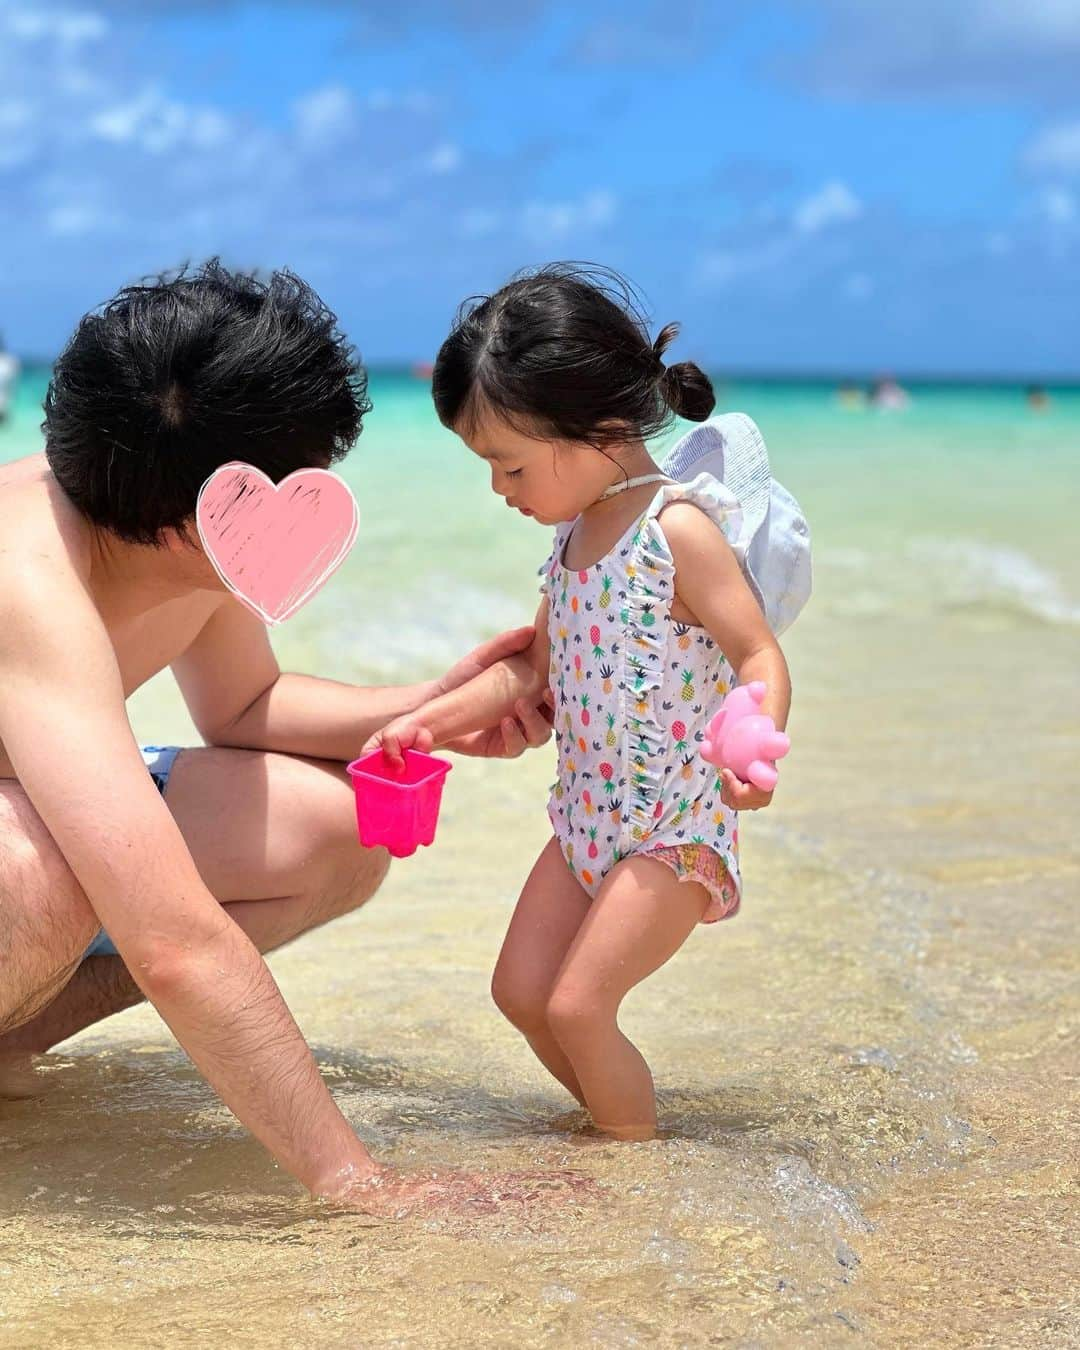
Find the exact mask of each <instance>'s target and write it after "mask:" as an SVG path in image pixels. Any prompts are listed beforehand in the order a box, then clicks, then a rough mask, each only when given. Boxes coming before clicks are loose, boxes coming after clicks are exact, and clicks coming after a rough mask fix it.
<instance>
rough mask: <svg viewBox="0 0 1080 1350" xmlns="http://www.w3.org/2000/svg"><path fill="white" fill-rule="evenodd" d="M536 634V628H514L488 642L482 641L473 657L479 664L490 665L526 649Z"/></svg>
mask: <svg viewBox="0 0 1080 1350" xmlns="http://www.w3.org/2000/svg"><path fill="white" fill-rule="evenodd" d="M535 636H536V629H535V628H532V627H528V628H512V629H510V630H509V631H508V632H506V633H500V634H499V635H498V636H497V637H493V638H489V639H488V641H487V642H482V643H481V644H480V646H479V647H477V649H476V651H475V652H473V658H474V659H475V661H476V662H477V664H478V665H481V666H485V667H486V666H490V665H491V664H492V663H493V662H495V661H501V660H502V659H503V657H504V656H512V655H513V654H514V653H515V652H520V651H524V650H525V648H526V647H528V646H529V645H530V644H531V642H532V640H533V638H534V637H535Z"/></svg>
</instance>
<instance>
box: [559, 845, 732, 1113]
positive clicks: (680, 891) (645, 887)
mask: <svg viewBox="0 0 1080 1350" xmlns="http://www.w3.org/2000/svg"><path fill="white" fill-rule="evenodd" d="M708 903H709V895H708V892H707V891H706V890H705V887H704V886H701V885H699V884H698V883H697V882H684V881H679V880H678V878H677V877H676V876H675V874H674V873H673V872H672V871H671V869H670V868H668V867H666V866H665V865H664V864H663V863H661V862H657V861H656V860H655V859H649V858H642V857H637V858H627V859H624V861H623V862H621V863H619V864H618V865H617V866H616V867H614V868H613V869H612V871H611V872H610V873H609V874H608V876H607V877H606V878H605V880H604V884H603V886H601V888H600V893H599V895H598V896H597V897H596V899H595V900H594V901H593V903H592V906H591V907H590V909H589V912H588V914H587V916H586V918H585V920H584V922H583V923H582V925H581V928H580V930H579V932H578V934H577V937H576V938H575V939H574V942H573V945H572V946H571V948H570V950H569V952H568V953H567V956H566V960H565V961H564V962H563V965H562V969H561V970H560V971H559V974H558V976H557V978H556V980H555V987H554V988H553V990H552V992H551V997H550V999H549V1000H548V1007H547V1015H548V1025H549V1026H550V1027H551V1029H552V1031H553V1032H554V1035H555V1039H556V1041H557V1042H558V1044H559V1046H560V1047H561V1048H562V1049H563V1051H564V1052H565V1053H566V1056H567V1058H568V1059H569V1061H570V1063H571V1065H572V1067H573V1071H574V1073H575V1074H576V1075H577V1081H578V1082H579V1083H580V1085H581V1089H582V1091H583V1093H584V1096H585V1104H586V1106H588V1108H589V1110H590V1111H591V1112H592V1117H593V1120H594V1121H595V1123H596V1125H597V1126H598V1127H599V1128H600V1129H601V1130H604V1131H605V1132H606V1133H607V1134H612V1135H615V1136H616V1138H619V1139H651V1138H652V1137H653V1135H654V1134H655V1133H656V1096H655V1093H654V1091H653V1082H652V1075H651V1074H650V1073H649V1066H648V1065H647V1064H646V1063H645V1061H644V1059H642V1057H641V1055H640V1054H639V1053H638V1051H637V1050H636V1049H635V1047H634V1046H633V1045H632V1044H631V1043H630V1042H629V1041H628V1040H627V1039H626V1037H625V1036H624V1035H623V1034H622V1032H621V1031H620V1030H619V1027H618V1023H617V1021H616V1018H617V1014H618V1011H619V1004H620V1003H621V1002H622V1000H623V998H624V997H625V995H626V994H627V993H628V992H629V990H631V989H632V988H633V987H634V985H636V984H639V983H640V982H641V981H642V980H643V979H644V978H645V977H646V975H651V974H652V972H653V971H654V970H657V969H659V967H660V966H662V965H663V964H664V963H665V962H666V961H667V960H668V959H669V958H670V957H672V956H674V955H675V953H676V952H677V951H678V950H679V948H680V947H681V946H682V945H683V943H684V942H685V941H686V939H687V938H688V937H689V936H690V934H691V933H692V932H693V930H694V928H695V927H696V925H697V924H698V923H699V922H700V920H701V916H702V915H703V914H704V912H705V908H706V906H707V905H708Z"/></svg>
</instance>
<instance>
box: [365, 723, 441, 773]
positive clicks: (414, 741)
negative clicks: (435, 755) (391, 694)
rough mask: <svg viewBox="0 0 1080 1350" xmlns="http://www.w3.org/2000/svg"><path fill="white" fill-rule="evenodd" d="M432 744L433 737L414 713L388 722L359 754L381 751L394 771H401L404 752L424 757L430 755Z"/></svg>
mask: <svg viewBox="0 0 1080 1350" xmlns="http://www.w3.org/2000/svg"><path fill="white" fill-rule="evenodd" d="M434 744H435V737H434V736H433V735H432V734H431V732H430V731H429V730H428V729H427V727H425V726H424V724H423V723H422V722H421V721H419V720H418V719H417V716H416V714H415V713H409V714H407V715H406V716H405V717H397V718H395V719H394V721H392V722H388V723H387V724H386V726H384V727H383V729H382V731H379V732H376V733H375V735H374V736H372V738H371V739H370V740H369V741H368V743H367V745H365V746H364V748H363V750H362V751H361V752H360V753H361V754H363V755H367V754H370V753H371V752H372V751H374V750H381V751H382V752H383V754H384V755H385V756H386V758H387V759H388V760H389V761H390V764H391V766H392V767H393V768H394V769H400V770H403V769H404V768H405V751H406V750H419V751H421V752H422V753H423V754H425V755H426V754H430V753H431V749H432V746H433V745H434Z"/></svg>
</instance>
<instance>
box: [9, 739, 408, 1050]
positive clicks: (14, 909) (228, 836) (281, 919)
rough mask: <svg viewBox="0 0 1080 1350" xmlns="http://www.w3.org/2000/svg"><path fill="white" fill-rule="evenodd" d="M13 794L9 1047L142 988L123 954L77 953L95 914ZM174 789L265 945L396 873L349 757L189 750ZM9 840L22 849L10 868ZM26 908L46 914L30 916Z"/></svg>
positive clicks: (208, 871) (201, 858) (180, 808)
mask: <svg viewBox="0 0 1080 1350" xmlns="http://www.w3.org/2000/svg"><path fill="white" fill-rule="evenodd" d="M4 786H6V785H0V792H3V790H4ZM7 798H8V801H9V803H10V802H11V801H12V800H14V801H15V804H16V805H17V806H18V808H19V809H18V817H19V821H18V824H17V825H16V826H15V833H14V834H12V832H11V830H12V826H11V817H12V814H13V813H12V811H11V810H9V811H8V812H7V815H6V821H7V825H8V836H7V837H6V838H5V835H4V833H3V826H4V824H5V816H4V815H3V814H0V933H3V932H8V931H10V932H11V933H12V934H13V936H15V937H16V938H17V939H18V936H19V934H20V932H21V933H22V940H21V941H19V940H16V941H15V942H14V944H10V943H9V945H8V955H7V958H6V959H5V961H4V965H3V966H2V967H0V1027H6V1028H12V1029H11V1030H9V1031H8V1034H7V1035H4V1036H2V1037H0V1055H6V1056H11V1055H18V1054H32V1053H40V1052H42V1051H44V1050H46V1049H49V1048H50V1047H51V1046H52V1045H55V1044H57V1043H58V1042H59V1041H61V1040H64V1039H66V1038H67V1037H68V1036H71V1035H74V1033H75V1032H76V1031H80V1030H82V1028H83V1027H86V1026H90V1025H91V1024H92V1023H93V1022H96V1021H98V1020H100V1019H101V1018H102V1017H107V1016H109V1015H110V1014H111V1013H114V1012H118V1011H120V1010H121V1009H123V1008H127V1007H131V1006H132V1005H133V1004H134V1003H137V1002H139V1001H140V1000H141V998H142V995H141V993H140V991H139V989H138V986H137V985H136V984H135V982H134V980H132V979H131V977H130V975H129V974H128V973H127V971H126V969H125V967H124V965H123V962H122V961H121V960H120V959H119V958H118V957H115V956H95V957H90V958H89V959H88V960H86V961H83V962H82V963H81V964H78V962H79V960H80V957H81V954H82V952H83V951H84V950H85V948H86V946H87V944H88V942H89V941H90V939H91V937H92V936H93V934H94V932H95V930H96V921H95V920H94V918H93V915H92V912H91V911H90V907H89V905H88V903H87V901H86V898H85V896H84V895H83V894H82V891H81V888H80V887H79V886H78V883H77V882H76V881H75V878H74V877H73V876H72V875H71V873H70V870H68V869H67V867H66V864H64V862H63V859H62V858H60V856H59V854H58V853H57V851H56V848H55V845H53V844H52V841H51V840H50V839H49V838H48V836H47V834H45V832H44V827H43V826H42V825H41V822H40V821H38V820H37V818H36V816H35V815H34V813H33V811H32V808H31V807H30V805H29V803H28V802H27V801H26V798H25V796H23V795H22V794H21V792H20V790H19V789H18V788H9V789H8V791H7ZM20 799H21V800H20ZM165 799H166V802H167V804H168V806H169V809H170V810H171V811H172V814H173V816H174V818H175V819H176V822H177V824H178V825H179V826H180V829H181V831H182V833H183V835H184V838H185V840H186V842H187V845H188V847H189V849H190V850H191V854H192V857H193V858H194V860H195V865H196V866H197V867H198V869H199V872H200V874H201V876H202V878H203V880H204V881H205V882H206V884H207V887H208V888H209V889H210V890H211V891H212V892H213V893H214V894H215V895H216V896H217V897H218V899H219V900H220V901H221V902H222V904H223V905H225V906H226V908H227V909H228V911H229V913H230V915H231V916H232V917H233V918H234V919H235V920H236V922H237V923H238V924H239V925H240V926H241V927H242V928H243V929H244V931H245V932H246V933H247V934H248V936H249V937H250V938H251V939H252V941H253V942H254V943H255V945H256V946H257V947H258V948H259V949H260V950H261V951H269V950H271V949H273V948H275V947H279V946H281V944H282V943H285V942H288V941H290V940H291V939H292V938H294V937H296V936H298V935H299V934H300V933H303V932H306V931H308V930H309V929H311V928H314V927H317V926H318V925H319V924H322V923H325V922H326V921H327V920H328V919H332V918H336V917H337V916H339V915H341V914H345V913H348V912H349V911H350V910H352V909H355V908H356V907H357V906H358V905H360V904H362V903H363V902H364V901H365V900H367V899H368V898H370V896H371V895H373V894H374V893H375V891H376V890H377V889H378V887H379V885H380V883H381V882H382V880H383V878H384V877H385V875H386V871H387V867H388V865H389V859H388V855H387V854H386V853H385V852H384V851H383V850H381V849H362V848H361V847H360V844H359V840H358V838H357V833H356V822H355V814H354V813H355V807H354V804H353V794H352V788H351V787H350V785H349V783H348V782H347V779H346V776H345V773H344V769H343V767H342V766H341V765H337V764H332V763H329V762H327V761H321V760H303V759H298V758H294V757H292V756H288V755H273V754H264V753H262V752H258V751H247V750H230V749H219V748H210V749H198V750H185V751H183V752H182V753H181V754H180V755H179V756H178V758H177V760H176V763H175V765H174V767H173V770H172V774H171V776H170V778H169V785H168V789H167V791H166V794H165ZM3 805H4V800H3V798H2V797H0V807H2V806H3ZM35 822H36V826H35ZM28 837H30V838H33V839H34V846H33V847H30V846H28V843H27V839H28ZM5 849H6V850H7V856H8V857H9V858H12V857H17V858H18V860H19V862H18V865H17V866H15V867H11V866H9V867H8V868H7V869H6V872H5V869H4V863H3V860H4V857H5ZM43 855H44V856H43ZM5 875H6V876H7V880H6V881H5ZM42 896H47V897H48V901H49V903H48V905H47V906H46V905H45V902H44V900H43V899H42V898H41V897H42ZM27 909H29V910H30V911H31V913H32V914H33V915H34V916H35V922H33V923H28V922H27V921H26V919H25V911H26V910H27ZM46 909H47V911H48V912H47V913H42V911H43V910H46ZM39 915H40V917H38V916H39ZM28 939H32V940H29V941H28ZM9 967H10V969H11V970H13V971H16V970H19V969H20V968H22V969H23V970H24V973H23V975H22V976H21V977H20V981H19V989H10V990H9V989H8V988H6V987H5V985H6V984H7V983H8V970H9ZM73 971H74V976H73V977H72V972H73ZM20 990H21V992H20ZM9 1005H10V1006H9ZM43 1005H45V1006H43ZM5 1018H6V1021H5Z"/></svg>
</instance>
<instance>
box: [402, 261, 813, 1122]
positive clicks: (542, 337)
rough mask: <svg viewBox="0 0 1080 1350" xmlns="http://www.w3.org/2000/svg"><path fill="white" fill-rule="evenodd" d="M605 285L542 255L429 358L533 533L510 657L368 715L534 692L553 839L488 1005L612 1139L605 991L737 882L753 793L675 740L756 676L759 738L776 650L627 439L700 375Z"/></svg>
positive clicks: (651, 426) (693, 503)
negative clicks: (442, 692)
mask: <svg viewBox="0 0 1080 1350" xmlns="http://www.w3.org/2000/svg"><path fill="white" fill-rule="evenodd" d="M677 331H678V330H677V328H676V326H675V325H668V327H666V328H664V329H663V330H662V331H661V333H660V335H659V336H658V337H657V339H656V341H655V342H651V341H650V340H649V337H648V333H647V330H646V327H645V323H644V321H643V319H642V317H641V316H640V314H639V313H638V311H637V308H636V306H635V305H634V302H633V299H632V296H631V295H630V293H629V291H628V290H627V288H625V286H623V285H622V283H620V282H619V280H618V278H615V277H613V276H612V275H610V274H603V273H597V272H595V271H584V270H582V269H578V268H574V267H570V266H556V267H548V268H544V269H543V270H540V271H537V272H534V273H531V274H529V275H525V276H523V277H520V278H518V279H517V280H514V281H512V282H511V283H510V284H509V285H507V286H505V287H504V288H503V289H502V290H500V291H498V292H497V293H496V294H495V295H492V296H490V297H486V298H482V299H480V300H478V301H473V302H471V303H469V304H468V305H467V306H466V307H465V308H464V309H463V310H462V311H461V313H460V314H459V316H458V319H457V321H456V323H455V326H454V329H453V331H452V332H451V334H450V336H449V337H448V338H447V340H446V342H445V343H444V344H443V346H442V349H441V350H440V352H439V356H438V360H437V362H436V365H435V370H434V376H433V391H434V398H435V406H436V410H437V412H438V415H439V418H440V420H441V421H442V422H443V423H444V425H445V426H447V427H449V428H451V429H452V430H453V431H454V432H455V433H456V434H457V435H458V436H459V437H460V438H461V440H462V441H464V443H465V444H466V445H467V446H468V448H469V449H470V450H471V451H472V452H473V453H474V454H475V455H477V456H478V457H479V458H480V459H482V460H483V461H484V462H485V463H486V464H487V465H488V467H489V469H490V472H491V487H492V490H493V491H494V492H496V493H497V494H498V495H499V496H500V497H502V498H504V500H505V501H506V504H507V506H508V507H509V508H510V509H511V510H516V511H519V512H521V514H522V515H524V516H527V517H529V518H530V519H532V520H535V521H537V522H538V523H539V524H541V525H543V526H546V527H554V530H555V541H554V547H553V548H552V551H551V555H550V557H549V558H548V561H547V563H546V564H545V566H544V567H543V569H542V578H543V582H542V587H541V591H542V600H541V603H540V608H539V611H538V613H537V617H536V638H535V641H534V643H533V646H532V648H531V649H530V651H528V652H527V653H525V654H523V655H521V656H518V657H515V658H512V659H511V660H508V661H504V662H502V663H500V664H499V665H497V666H494V667H492V668H491V669H490V670H488V671H486V672H485V673H484V674H483V675H481V676H479V677H478V678H477V679H475V680H473V681H472V682H471V683H470V684H467V685H465V686H463V687H461V688H460V689H458V690H455V691H454V692H453V693H451V694H448V695H446V696H445V697H442V698H438V699H436V700H434V701H433V702H431V703H429V704H427V705H426V706H424V707H423V708H421V709H420V710H419V711H418V712H416V713H413V714H411V715H409V716H408V717H405V718H402V719H400V720H399V721H397V722H394V723H392V724H391V725H390V726H388V727H387V728H386V729H385V730H384V731H383V733H382V734H381V736H380V737H379V738H378V741H379V743H380V744H381V745H382V747H383V749H384V751H385V752H386V753H387V754H388V755H390V756H391V757H395V758H396V757H398V756H400V754H401V751H402V750H403V749H404V748H407V747H415V748H419V749H424V750H427V749H430V748H431V747H432V746H437V745H440V744H443V743H445V742H446V741H448V740H451V739H453V738H454V737H456V736H458V735H461V734H463V733H465V732H467V731H470V730H473V729H478V728H481V727H485V726H490V725H492V724H493V721H494V720H495V719H496V718H497V717H499V716H501V715H506V716H509V715H512V713H513V711H514V708H515V705H516V703H517V702H518V701H519V700H520V701H521V702H522V703H525V702H535V701H536V699H538V698H539V697H540V696H541V695H542V692H543V690H544V688H545V686H549V687H550V690H551V694H552V698H553V704H554V724H555V735H556V740H557V743H558V778H557V781H556V783H555V786H554V788H553V789H552V794H551V799H550V802H549V805H548V814H549V816H550V820H551V826H552V831H553V834H552V838H551V840H550V842H549V843H548V844H547V846H546V847H545V848H544V849H543V851H542V852H541V854H540V856H539V858H538V859H537V861H536V864H535V866H534V867H533V869H532V873H531V874H530V876H529V878H528V880H527V881H526V883H525V888H524V890H523V891H522V893H521V897H520V899H519V901H518V904H517V908H516V909H515V911H514V916H513V919H512V920H511V923H510V928H509V931H508V932H507V935H506V939H505V941H504V943H503V947H502V952H501V954H500V956H499V961H498V965H497V967H496V970H495V976H494V981H493V985H492V991H493V994H494V998H495V1001H496V1003H497V1004H498V1006H499V1008H500V1009H501V1010H502V1011H503V1013H504V1014H505V1015H506V1016H507V1017H508V1018H509V1020H510V1021H511V1022H512V1023H513V1024H514V1025H515V1026H516V1027H518V1028H519V1029H520V1031H521V1032H522V1033H523V1034H524V1036H525V1038H526V1039H527V1040H528V1042H529V1044H530V1045H531V1046H532V1048H533V1050H534V1052H535V1053H536V1055H537V1056H538V1057H539V1059H540V1060H541V1062H542V1063H543V1064H544V1065H545V1066H546V1067H547V1068H548V1070H549V1071H550V1072H551V1073H552V1074H553V1075H554V1076H555V1077H556V1078H557V1079H558V1080H559V1081H560V1082H561V1083H562V1084H563V1085H564V1086H565V1087H566V1088H568V1089H569V1091H570V1092H572V1093H573V1094H574V1096H575V1097H576V1098H577V1099H578V1101H579V1102H581V1103H582V1105H584V1106H586V1107H587V1108H588V1109H589V1111H590V1112H591V1114H592V1117H593V1120H594V1122H595V1124H596V1125H597V1127H598V1128H599V1129H600V1130H602V1131H605V1132H606V1133H608V1134H610V1135H613V1136H616V1137H618V1138H620V1139H645V1138H651V1137H652V1136H653V1134H654V1133H655V1130H656V1099H655V1095H654V1091H653V1083H652V1077H651V1075H650V1072H649V1068H648V1065H647V1064H646V1063H645V1061H644V1059H643V1058H642V1057H641V1055H640V1054H639V1052H638V1051H637V1049H636V1048H635V1047H634V1046H633V1045H632V1044H631V1042H630V1041H629V1040H627V1038H626V1037H625V1036H624V1035H623V1034H622V1032H621V1031H620V1030H619V1027H618V1023H617V1014H618V1010H619V1005H620V1003H621V1002H622V1000H623V998H624V996H625V995H626V994H627V992H628V991H629V990H630V989H632V988H633V987H634V986H635V985H636V984H638V983H640V982H641V981H642V980H643V979H645V977H646V976H648V975H650V974H651V973H652V972H653V971H654V970H656V969H657V968H658V967H660V966H662V965H663V964H664V963H665V962H666V961H668V960H669V959H670V958H671V957H672V956H674V954H675V953H676V952H677V951H678V950H679V948H680V947H681V946H682V945H683V943H684V942H685V941H686V939H687V937H688V936H689V935H690V932H691V931H692V930H693V928H694V927H695V925H696V924H698V923H703V922H704V923H711V922H714V921H715V920H718V919H724V918H729V917H730V916H731V915H733V914H734V913H735V912H736V910H737V909H738V907H739V899H740V891H741V883H740V877H739V862H738V829H737V823H736V822H737V816H736V812H737V811H738V810H739V809H747V808H748V809H752V810H753V809H757V808H759V807H762V806H766V805H768V803H769V800H770V797H771V794H769V793H766V792H762V791H760V790H759V789H757V788H755V787H753V786H751V785H750V784H747V783H742V782H740V781H739V780H738V779H736V778H735V776H734V775H733V774H732V773H730V771H728V770H725V771H724V772H723V773H722V774H721V773H718V771H717V770H716V769H715V768H714V767H713V766H712V765H710V764H708V763H706V762H705V761H704V760H703V759H702V758H701V756H700V754H699V753H698V750H699V745H700V742H701V740H702V737H703V732H704V729H705V727H706V724H707V723H708V721H709V719H710V718H711V717H712V716H713V715H714V714H715V713H716V711H717V707H718V704H719V702H720V700H721V699H722V697H723V696H724V695H725V694H726V693H727V692H728V690H729V689H730V688H731V687H733V685H734V684H736V683H745V682H746V681H747V680H764V681H765V683H766V685H767V687H768V694H767V698H766V702H765V704H764V706H763V707H762V709H761V710H760V711H762V712H765V713H768V714H770V715H771V716H772V717H773V718H774V720H775V722H776V724H777V726H778V727H783V726H784V723H785V721H786V718H787V713H788V704H789V699H790V684H789V680H788V671H787V666H786V663H785V661H784V657H783V655H782V653H781V651H780V649H779V647H778V646H777V643H776V640H775V638H774V637H773V634H772V632H771V631H770V628H769V625H768V624H767V622H766V620H765V617H764V614H763V613H762V609H761V607H760V605H759V603H758V600H757V599H756V598H755V594H754V592H753V591H752V590H751V588H750V586H749V585H748V583H747V581H746V579H745V578H744V575H743V572H742V570H741V569H740V565H739V562H738V560H737V558H736V556H735V553H734V552H733V550H732V548H731V547H730V545H729V544H728V542H727V540H726V539H725V535H724V526H725V521H726V520H727V518H728V516H729V512H730V511H731V510H732V508H733V507H735V508H736V509H737V506H736V504H735V502H734V500H733V498H732V496H731V494H730V493H729V492H728V490H727V489H726V488H725V487H724V486H723V484H721V483H720V482H718V481H717V480H716V479H715V478H712V477H710V476H709V475H708V474H701V475H700V476H699V477H697V478H695V479H694V480H693V481H691V482H689V483H681V482H672V481H671V480H669V479H667V478H666V477H665V475H664V474H663V472H662V471H661V470H660V469H659V467H658V466H657V464H656V463H655V462H654V460H653V459H652V458H651V457H650V455H649V452H648V450H647V449H646V442H647V440H648V439H649V438H650V437H652V436H654V435H655V434H656V433H657V432H658V431H660V430H661V429H662V428H663V427H664V426H665V425H666V424H667V423H668V422H669V421H670V419H671V416H672V413H678V414H679V415H681V416H683V417H687V418H690V419H692V420H694V421H702V420H704V419H705V418H707V417H708V416H709V414H710V413H711V412H712V410H713V407H714V404H715V399H714V396H713V390H712V386H711V385H710V383H709V381H708V379H707V378H706V376H705V375H704V374H703V373H702V372H701V370H699V369H698V367H697V366H695V365H692V364H690V363H686V362H684V363H681V364H678V365H670V366H668V365H665V363H664V353H665V350H666V348H667V347H668V345H669V343H670V342H671V341H672V339H673V338H674V337H675V335H676V333H677Z"/></svg>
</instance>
